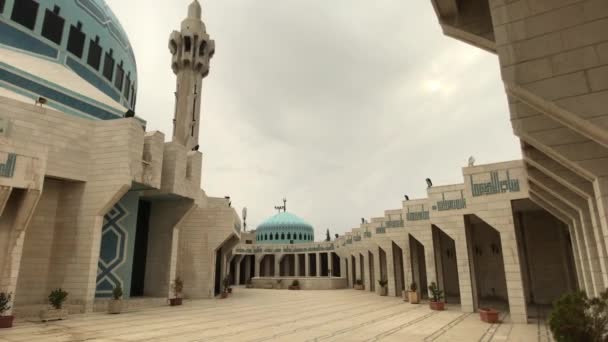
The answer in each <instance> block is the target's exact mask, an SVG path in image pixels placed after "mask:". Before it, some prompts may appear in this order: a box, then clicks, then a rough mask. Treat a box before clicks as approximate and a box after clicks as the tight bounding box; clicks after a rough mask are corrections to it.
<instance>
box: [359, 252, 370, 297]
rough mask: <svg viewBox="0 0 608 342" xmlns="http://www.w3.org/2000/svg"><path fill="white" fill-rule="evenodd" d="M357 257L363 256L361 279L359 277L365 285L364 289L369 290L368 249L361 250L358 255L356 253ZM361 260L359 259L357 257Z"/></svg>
mask: <svg viewBox="0 0 608 342" xmlns="http://www.w3.org/2000/svg"><path fill="white" fill-rule="evenodd" d="M357 257H358V258H361V257H363V272H364V274H363V279H361V281H363V284H364V285H365V290H366V291H371V289H372V277H371V274H369V261H370V260H369V251H368V250H363V251H362V253H360V254H359V255H357ZM359 260H361V259H359Z"/></svg>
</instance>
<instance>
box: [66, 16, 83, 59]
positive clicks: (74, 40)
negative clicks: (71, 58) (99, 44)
mask: <svg viewBox="0 0 608 342" xmlns="http://www.w3.org/2000/svg"><path fill="white" fill-rule="evenodd" d="M83 50H84V33H82V23H81V22H80V21H79V22H78V23H77V24H76V26H74V25H72V26H70V35H69V37H68V51H69V52H71V53H73V54H74V55H75V56H77V57H78V58H82V51H83Z"/></svg>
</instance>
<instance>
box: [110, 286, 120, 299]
mask: <svg viewBox="0 0 608 342" xmlns="http://www.w3.org/2000/svg"><path fill="white" fill-rule="evenodd" d="M112 297H114V300H119V299H121V298H122V286H120V284H118V285H116V287H115V288H114V290H112Z"/></svg>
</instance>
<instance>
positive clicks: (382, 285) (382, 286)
mask: <svg viewBox="0 0 608 342" xmlns="http://www.w3.org/2000/svg"><path fill="white" fill-rule="evenodd" d="M378 285H380V295H381V296H387V295H388V287H387V286H386V285H388V280H386V279H380V280H378Z"/></svg>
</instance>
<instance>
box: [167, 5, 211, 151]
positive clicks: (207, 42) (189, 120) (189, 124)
mask: <svg viewBox="0 0 608 342" xmlns="http://www.w3.org/2000/svg"><path fill="white" fill-rule="evenodd" d="M169 51H171V55H172V56H173V58H172V62H171V68H172V69H173V73H175V75H177V89H176V91H175V114H174V116H173V140H172V141H174V142H177V143H179V144H182V145H183V146H185V147H186V148H187V149H188V150H192V149H194V148H195V146H197V145H198V133H199V132H198V131H199V125H200V111H201V93H202V86H203V78H205V77H206V76H207V75H208V74H209V61H210V60H211V58H212V57H213V54H214V53H215V42H214V41H213V40H211V39H209V35H208V34H207V32H206V30H205V24H204V23H203V22H202V20H201V5H200V4H199V3H198V0H194V1H193V2H192V3H191V4H190V6H188V17H187V18H186V19H184V20H183V21H182V27H181V32H178V31H173V32H172V33H171V37H170V38H169Z"/></svg>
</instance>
